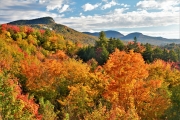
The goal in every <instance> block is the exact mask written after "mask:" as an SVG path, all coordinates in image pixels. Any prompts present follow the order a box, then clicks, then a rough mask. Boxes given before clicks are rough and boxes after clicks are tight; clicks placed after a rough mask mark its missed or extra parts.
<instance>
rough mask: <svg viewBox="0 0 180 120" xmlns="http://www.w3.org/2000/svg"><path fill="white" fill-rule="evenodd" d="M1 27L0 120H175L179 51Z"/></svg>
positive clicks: (179, 102)
mask: <svg viewBox="0 0 180 120" xmlns="http://www.w3.org/2000/svg"><path fill="white" fill-rule="evenodd" d="M137 41H138V40H137V39H136V37H135V38H134V40H133V41H132V42H129V43H125V42H123V41H121V40H119V39H116V38H110V39H107V38H106V35H105V33H104V32H101V33H100V35H99V40H98V41H96V43H95V45H94V46H92V45H91V46H90V45H89V46H87V45H84V44H82V43H81V42H75V43H74V42H72V41H71V40H68V39H65V38H64V37H63V36H62V35H60V34H57V33H56V32H55V31H53V30H49V29H37V28H31V27H29V26H15V25H7V24H3V25H1V26H0V120H1V119H2V120H16V119H17V120H19V119H20V120H57V119H58V120H140V119H142V120H165V119H167V120H178V119H179V118H180V71H179V70H180V69H179V61H180V45H177V44H174V43H172V44H168V45H166V46H152V45H150V44H141V43H138V42H137Z"/></svg>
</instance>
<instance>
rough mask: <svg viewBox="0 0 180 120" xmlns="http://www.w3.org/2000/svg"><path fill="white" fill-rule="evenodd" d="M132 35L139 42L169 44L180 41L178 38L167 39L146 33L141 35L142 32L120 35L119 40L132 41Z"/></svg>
mask: <svg viewBox="0 0 180 120" xmlns="http://www.w3.org/2000/svg"><path fill="white" fill-rule="evenodd" d="M134 37H136V38H137V41H138V42H140V43H150V44H152V45H166V44H171V43H176V44H179V43H180V39H167V38H163V37H152V36H148V35H143V34H142V33H139V32H134V33H130V34H128V35H126V36H124V37H121V38H120V39H121V40H124V41H132V40H134Z"/></svg>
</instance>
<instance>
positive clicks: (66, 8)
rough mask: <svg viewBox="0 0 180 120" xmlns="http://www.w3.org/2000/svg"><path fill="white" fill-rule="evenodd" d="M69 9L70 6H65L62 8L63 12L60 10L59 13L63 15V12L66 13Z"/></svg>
mask: <svg viewBox="0 0 180 120" xmlns="http://www.w3.org/2000/svg"><path fill="white" fill-rule="evenodd" d="M68 8H69V5H66V4H65V5H64V6H63V7H62V8H61V10H59V13H63V12H65V11H67V10H68Z"/></svg>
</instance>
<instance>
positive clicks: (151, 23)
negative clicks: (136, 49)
mask: <svg viewBox="0 0 180 120" xmlns="http://www.w3.org/2000/svg"><path fill="white" fill-rule="evenodd" d="M46 16H50V17H53V18H54V20H55V21H56V23H60V24H64V25H66V26H68V27H71V28H73V29H75V30H77V31H81V32H84V31H89V32H96V31H103V30H116V31H119V32H121V33H122V34H124V35H126V34H128V33H131V32H141V33H143V34H145V35H150V36H162V37H165V38H178V39H180V33H179V32H180V24H179V23H180V1H179V0H0V24H3V23H7V22H11V21H14V20H19V19H34V18H39V17H46Z"/></svg>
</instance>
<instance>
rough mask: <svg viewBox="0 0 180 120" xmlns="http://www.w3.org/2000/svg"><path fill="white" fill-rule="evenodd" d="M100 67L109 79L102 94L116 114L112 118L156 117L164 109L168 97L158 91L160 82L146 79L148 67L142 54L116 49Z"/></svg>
mask: <svg viewBox="0 0 180 120" xmlns="http://www.w3.org/2000/svg"><path fill="white" fill-rule="evenodd" d="M103 67H104V70H105V73H106V74H108V75H109V76H110V77H111V79H112V80H109V81H108V82H109V84H108V85H107V87H106V91H105V92H104V94H103V95H104V97H105V98H106V99H107V100H109V101H110V102H111V103H112V108H111V111H114V113H116V114H111V115H110V118H111V119H113V118H114V119H115V118H116V119H117V118H118V119H157V118H158V117H160V116H161V115H162V114H163V112H164V111H165V110H166V109H167V107H168V105H169V98H168V97H166V96H167V92H166V91H163V90H161V89H163V88H162V81H161V80H158V79H148V76H149V73H148V67H149V66H148V65H147V64H145V62H144V60H143V58H142V56H141V54H139V53H134V52H133V51H130V52H129V53H126V52H124V51H119V50H118V49H116V50H115V52H114V53H113V54H111V55H110V57H109V60H108V61H107V63H106V64H105V65H104V66H103ZM160 101H162V102H160ZM112 113H113V112H112Z"/></svg>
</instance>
